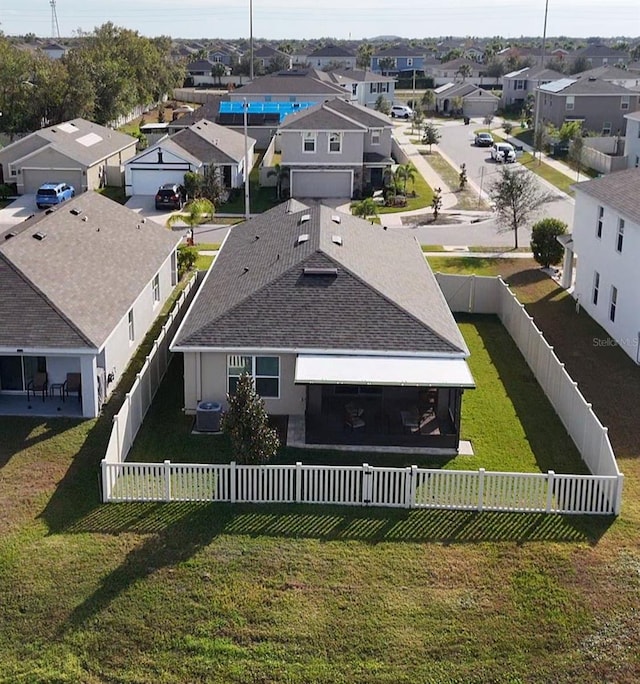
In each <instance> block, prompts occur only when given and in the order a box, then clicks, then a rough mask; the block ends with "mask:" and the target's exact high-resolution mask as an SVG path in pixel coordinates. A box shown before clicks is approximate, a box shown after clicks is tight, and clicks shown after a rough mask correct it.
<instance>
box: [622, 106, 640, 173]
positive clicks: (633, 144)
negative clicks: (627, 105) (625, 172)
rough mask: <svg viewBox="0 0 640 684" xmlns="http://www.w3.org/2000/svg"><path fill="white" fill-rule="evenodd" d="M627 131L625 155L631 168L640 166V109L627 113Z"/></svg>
mask: <svg viewBox="0 0 640 684" xmlns="http://www.w3.org/2000/svg"><path fill="white" fill-rule="evenodd" d="M624 118H625V120H626V122H627V131H626V133H625V136H624V156H625V157H626V158H627V165H628V167H629V168H630V169H637V168H638V167H640V111H638V112H633V113H632V114H627V115H626V116H625V117H624Z"/></svg>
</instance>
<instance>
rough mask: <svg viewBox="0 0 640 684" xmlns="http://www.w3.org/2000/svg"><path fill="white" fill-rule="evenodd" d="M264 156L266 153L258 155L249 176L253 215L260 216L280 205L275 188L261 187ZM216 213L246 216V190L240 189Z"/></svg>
mask: <svg viewBox="0 0 640 684" xmlns="http://www.w3.org/2000/svg"><path fill="white" fill-rule="evenodd" d="M263 156H264V152H261V153H260V154H257V155H256V157H255V159H254V164H253V169H251V173H250V174H249V202H250V204H251V213H252V214H260V213H262V212H263V211H267V210H268V209H272V208H273V207H275V206H276V204H279V201H278V199H277V197H276V189H275V188H263V187H260V183H259V178H260V162H261V160H262V157H263ZM216 211H218V212H219V213H221V214H243V215H244V190H243V189H242V188H240V189H239V190H238V191H237V192H236V194H235V197H234V199H232V200H231V201H229V202H225V203H224V204H221V205H220V206H219V207H217V209H216Z"/></svg>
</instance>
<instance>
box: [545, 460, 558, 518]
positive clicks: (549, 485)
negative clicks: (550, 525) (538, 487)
mask: <svg viewBox="0 0 640 684" xmlns="http://www.w3.org/2000/svg"><path fill="white" fill-rule="evenodd" d="M555 476H556V474H555V473H554V472H553V470H550V471H549V472H548V473H547V508H546V511H547V513H551V506H552V504H553V481H554V480H553V479H554V477H555Z"/></svg>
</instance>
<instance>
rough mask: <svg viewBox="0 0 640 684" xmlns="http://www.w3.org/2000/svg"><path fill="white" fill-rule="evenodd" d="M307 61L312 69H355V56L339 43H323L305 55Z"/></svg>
mask: <svg viewBox="0 0 640 684" xmlns="http://www.w3.org/2000/svg"><path fill="white" fill-rule="evenodd" d="M307 61H308V62H309V64H310V65H311V66H312V67H313V68H314V69H333V68H338V69H355V68H356V56H355V55H354V54H353V52H349V50H345V49H344V48H343V47H340V46H339V45H333V44H329V45H325V46H324V47H320V48H317V49H316V50H314V51H313V52H311V53H309V55H307Z"/></svg>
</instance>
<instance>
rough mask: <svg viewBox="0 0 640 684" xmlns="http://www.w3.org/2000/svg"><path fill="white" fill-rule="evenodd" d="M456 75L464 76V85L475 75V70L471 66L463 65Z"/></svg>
mask: <svg viewBox="0 0 640 684" xmlns="http://www.w3.org/2000/svg"><path fill="white" fill-rule="evenodd" d="M456 74H460V76H462V82H463V83H464V82H465V80H466V79H467V78H468V77H469V76H471V75H472V74H473V70H472V69H471V66H470V65H469V64H461V65H460V67H459V68H458V71H456Z"/></svg>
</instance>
